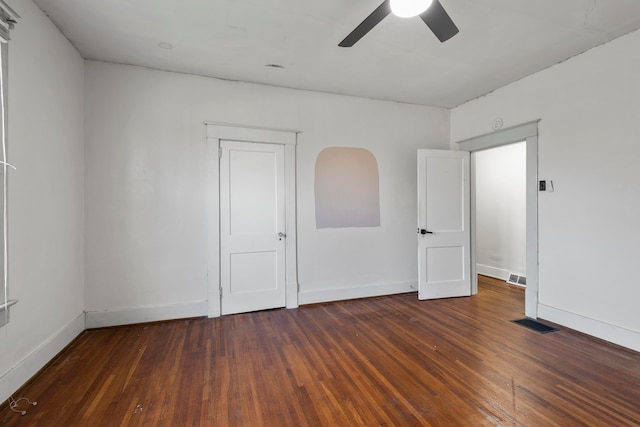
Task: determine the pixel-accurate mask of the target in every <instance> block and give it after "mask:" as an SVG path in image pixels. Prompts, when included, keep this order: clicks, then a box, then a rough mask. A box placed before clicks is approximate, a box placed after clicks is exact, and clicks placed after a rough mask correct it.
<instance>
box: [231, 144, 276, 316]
mask: <svg viewBox="0 0 640 427" xmlns="http://www.w3.org/2000/svg"><path fill="white" fill-rule="evenodd" d="M220 149H221V150H220V246H221V247H220V255H221V260H220V261H221V262H220V285H221V290H222V300H221V301H222V303H221V312H222V314H232V313H242V312H247V311H256V310H263V309H269V308H277V307H284V306H285V241H284V239H285V235H284V233H285V185H284V147H283V146H282V145H277V144H262V143H248V142H237V141H226V140H221V141H220ZM278 233H282V234H283V235H282V236H279V235H278Z"/></svg>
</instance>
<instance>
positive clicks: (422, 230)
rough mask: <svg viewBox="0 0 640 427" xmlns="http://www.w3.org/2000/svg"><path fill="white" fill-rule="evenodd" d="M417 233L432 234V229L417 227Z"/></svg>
mask: <svg viewBox="0 0 640 427" xmlns="http://www.w3.org/2000/svg"><path fill="white" fill-rule="evenodd" d="M418 233H420V234H423V235H424V234H433V231H427V230H425V229H424V228H419V229H418Z"/></svg>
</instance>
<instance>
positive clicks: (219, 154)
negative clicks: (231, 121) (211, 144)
mask: <svg viewBox="0 0 640 427" xmlns="http://www.w3.org/2000/svg"><path fill="white" fill-rule="evenodd" d="M218 158H219V159H221V158H222V147H218Z"/></svg>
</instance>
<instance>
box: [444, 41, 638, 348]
mask: <svg viewBox="0 0 640 427" xmlns="http://www.w3.org/2000/svg"><path fill="white" fill-rule="evenodd" d="M639 45H640V32H634V33H632V34H629V35H627V36H624V37H622V38H619V39H617V40H615V41H613V42H611V43H608V44H606V45H603V46H600V47H598V48H595V49H592V50H590V51H588V52H586V53H584V54H582V55H579V56H577V57H574V58H572V59H570V60H568V61H566V62H563V63H561V64H558V65H556V66H554V67H552V68H549V69H547V70H544V71H541V72H539V73H536V74H534V75H532V76H530V77H527V78H525V79H523V80H520V81H518V82H516V83H513V84H511V85H508V86H506V87H504V88H501V89H499V90H497V91H495V92H492V93H491V94H489V95H487V96H485V97H482V98H479V99H477V100H474V101H471V102H468V103H466V104H464V105H462V106H460V107H458V108H455V109H454V110H452V115H451V139H452V146H454V145H455V141H459V140H462V139H465V138H469V137H472V136H476V135H480V134H484V133H487V132H490V131H491V123H492V121H493V119H495V118H498V117H500V118H502V119H503V120H504V123H505V127H506V126H511V125H516V124H520V123H524V122H528V121H531V120H535V119H541V122H540V123H539V166H538V168H539V177H540V179H551V180H553V182H554V184H555V192H553V193H539V245H540V246H539V253H540V254H539V262H540V266H539V274H540V277H539V316H540V317H543V318H546V319H549V320H553V321H556V322H558V323H561V324H564V325H567V326H570V327H572V328H575V329H578V330H581V331H584V332H587V333H590V334H593V335H596V336H599V337H601V338H604V339H607V340H609V341H612V342H615V343H619V344H622V345H625V346H627V347H630V348H633V349H635V350H640V317H639V316H638V301H640V286H639V285H638V281H637V279H635V277H636V276H637V272H636V268H635V266H636V265H637V263H638V259H640V245H639V244H638V236H640V222H639V221H638V218H640V192H638V184H639V183H640V168H639V167H638V159H639V158H640V143H639V142H640V141H639V138H638V135H639V132H638V112H639V111H640V80H639V79H638V76H639V75H640V50H639V49H638V46H639Z"/></svg>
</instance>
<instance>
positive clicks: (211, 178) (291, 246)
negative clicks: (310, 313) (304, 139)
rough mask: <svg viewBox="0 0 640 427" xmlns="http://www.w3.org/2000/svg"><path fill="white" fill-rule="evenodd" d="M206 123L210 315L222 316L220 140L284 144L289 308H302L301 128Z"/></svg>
mask: <svg viewBox="0 0 640 427" xmlns="http://www.w3.org/2000/svg"><path fill="white" fill-rule="evenodd" d="M204 124H205V126H206V143H207V144H206V148H207V149H206V162H207V179H206V180H207V185H206V196H205V198H206V204H207V207H206V215H207V219H206V222H207V246H208V253H207V300H208V302H209V309H208V316H209V317H220V315H221V303H222V301H221V295H220V154H219V153H220V141H221V140H230V141H240V142H253V143H261V144H281V145H284V175H285V177H284V180H285V183H284V185H285V204H286V208H285V215H286V218H285V224H286V231H285V233H286V235H287V238H286V239H285V240H286V244H285V299H286V300H285V301H286V302H285V304H286V305H285V307H286V308H296V307H298V261H297V259H298V255H297V247H298V244H297V229H296V227H297V220H296V145H297V143H298V133H300V132H298V131H294V130H285V129H263V128H255V127H247V126H241V125H233V124H221V123H214V122H205V123H204Z"/></svg>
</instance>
